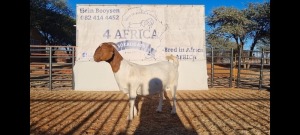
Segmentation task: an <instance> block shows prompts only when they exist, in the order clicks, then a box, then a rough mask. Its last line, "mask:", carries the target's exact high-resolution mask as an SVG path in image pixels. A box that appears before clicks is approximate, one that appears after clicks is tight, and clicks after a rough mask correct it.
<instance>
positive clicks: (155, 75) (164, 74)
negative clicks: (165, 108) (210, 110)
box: [114, 59, 178, 120]
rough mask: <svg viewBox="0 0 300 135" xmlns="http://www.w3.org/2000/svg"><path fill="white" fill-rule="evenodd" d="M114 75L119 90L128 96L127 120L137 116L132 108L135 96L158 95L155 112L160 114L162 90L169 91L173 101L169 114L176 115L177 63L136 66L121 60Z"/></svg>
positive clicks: (133, 107)
mask: <svg viewBox="0 0 300 135" xmlns="http://www.w3.org/2000/svg"><path fill="white" fill-rule="evenodd" d="M114 75H115V78H116V81H117V84H118V86H119V88H120V90H121V91H123V92H124V93H126V94H128V96H129V100H130V114H129V120H132V119H133V116H135V115H137V109H136V108H135V106H134V102H135V99H136V96H137V95H143V96H146V95H152V94H156V93H159V94H160V101H159V105H158V107H157V111H158V112H161V111H162V102H163V96H164V90H171V93H172V99H173V108H172V111H171V113H176V89H177V81H178V63H171V62H168V61H163V62H158V63H154V64H150V65H138V64H135V63H132V62H129V61H127V60H124V59H123V60H122V61H121V64H120V69H119V70H118V72H116V73H114Z"/></svg>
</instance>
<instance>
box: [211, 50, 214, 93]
mask: <svg viewBox="0 0 300 135" xmlns="http://www.w3.org/2000/svg"><path fill="white" fill-rule="evenodd" d="M210 86H211V87H212V88H213V87H214V49H213V47H211V77H210Z"/></svg>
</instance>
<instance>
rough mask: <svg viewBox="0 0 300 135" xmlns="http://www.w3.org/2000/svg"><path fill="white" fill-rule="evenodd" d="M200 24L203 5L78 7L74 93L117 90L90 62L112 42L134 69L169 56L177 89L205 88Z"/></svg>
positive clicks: (106, 72) (105, 71) (107, 73)
mask: <svg viewBox="0 0 300 135" xmlns="http://www.w3.org/2000/svg"><path fill="white" fill-rule="evenodd" d="M204 20H205V16H204V6H203V5H97V4H88V5H87V4H79V5H77V17H76V31H77V33H76V45H77V52H76V64H75V67H74V72H75V89H78V90H85V89H89V90H118V87H117V85H116V83H115V80H114V78H113V73H112V72H111V69H110V67H109V66H103V65H105V64H104V63H96V62H94V61H93V55H94V51H95V49H96V48H97V47H98V46H99V45H100V44H101V43H103V42H114V43H116V44H117V50H118V51H119V52H120V54H121V55H122V56H123V57H124V59H127V60H129V61H132V62H134V63H137V64H151V63H155V62H158V61H165V60H166V59H165V56H166V55H170V54H173V55H174V56H176V57H177V58H178V59H179V61H180V66H179V84H178V89H179V90H180V89H182V90H202V89H207V75H206V74H207V73H206V55H205V27H204V26H205V21H204ZM100 65H101V66H100ZM96 67H97V68H96ZM192 70H195V71H192ZM82 72H85V74H83V73H82ZM88 72H93V73H88ZM108 77H109V78H110V79H109V80H108V79H107V78H108ZM84 78H93V79H95V80H97V81H96V82H97V83H96V82H89V81H87V79H84ZM95 80H94V81H95ZM106 81H107V82H106ZM103 82H106V83H108V84H105V85H104V84H103Z"/></svg>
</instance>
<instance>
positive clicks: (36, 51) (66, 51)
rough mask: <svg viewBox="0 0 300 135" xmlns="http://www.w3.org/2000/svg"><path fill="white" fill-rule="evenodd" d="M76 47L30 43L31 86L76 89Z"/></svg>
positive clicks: (51, 88)
mask: <svg viewBox="0 0 300 135" xmlns="http://www.w3.org/2000/svg"><path fill="white" fill-rule="evenodd" d="M74 65H75V47H74V46H43V45H30V87H31V88H47V87H48V88H49V90H53V89H56V88H62V87H63V88H64V89H65V88H70V89H74V73H73V67H74Z"/></svg>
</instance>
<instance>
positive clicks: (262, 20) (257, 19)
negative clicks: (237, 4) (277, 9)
mask: <svg viewBox="0 0 300 135" xmlns="http://www.w3.org/2000/svg"><path fill="white" fill-rule="evenodd" d="M244 12H245V15H246V16H247V18H248V19H249V20H251V21H252V22H253V23H252V25H250V26H248V27H250V31H249V33H250V34H249V36H250V37H251V38H252V39H253V42H252V43H251V46H250V50H251V51H250V52H251V54H250V55H252V51H253V50H254V49H255V47H256V45H257V44H259V45H260V47H262V48H265V47H263V45H265V46H266V48H267V46H269V45H270V2H265V3H262V4H258V3H249V4H248V8H247V9H245V10H244Z"/></svg>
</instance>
